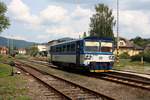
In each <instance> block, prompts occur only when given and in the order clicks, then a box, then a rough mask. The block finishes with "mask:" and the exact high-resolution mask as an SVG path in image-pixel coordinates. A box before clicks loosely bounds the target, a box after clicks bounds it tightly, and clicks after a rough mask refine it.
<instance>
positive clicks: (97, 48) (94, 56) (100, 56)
mask: <svg viewBox="0 0 150 100" xmlns="http://www.w3.org/2000/svg"><path fill="white" fill-rule="evenodd" d="M113 47H114V46H113V40H112V39H106V38H105V39H104V38H101V39H98V38H92V39H91V38H90V39H85V40H84V48H83V49H84V55H83V64H84V65H85V66H87V67H88V70H89V71H90V72H110V71H111V70H112V67H113V64H114V59H115V57H114V55H113Z"/></svg>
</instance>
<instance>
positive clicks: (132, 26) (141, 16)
mask: <svg viewBox="0 0 150 100" xmlns="http://www.w3.org/2000/svg"><path fill="white" fill-rule="evenodd" d="M120 12H121V13H120V27H121V30H122V32H124V33H128V34H130V33H136V34H138V35H140V36H148V35H149V33H150V29H149V27H150V19H149V18H150V13H145V12H142V11H136V10H123V11H120Z"/></svg>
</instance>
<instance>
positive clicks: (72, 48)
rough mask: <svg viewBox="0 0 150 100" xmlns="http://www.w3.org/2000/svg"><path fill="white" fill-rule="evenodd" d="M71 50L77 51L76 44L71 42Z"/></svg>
mask: <svg viewBox="0 0 150 100" xmlns="http://www.w3.org/2000/svg"><path fill="white" fill-rule="evenodd" d="M70 50H71V52H75V44H71V49H70Z"/></svg>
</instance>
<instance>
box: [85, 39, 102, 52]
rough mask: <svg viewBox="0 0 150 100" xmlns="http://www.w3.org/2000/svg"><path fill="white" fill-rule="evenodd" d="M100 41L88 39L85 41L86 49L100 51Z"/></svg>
mask: <svg viewBox="0 0 150 100" xmlns="http://www.w3.org/2000/svg"><path fill="white" fill-rule="evenodd" d="M99 48H100V43H99V42H97V41H86V42H85V51H88V52H99V50H100V49H99Z"/></svg>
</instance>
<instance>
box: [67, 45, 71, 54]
mask: <svg viewBox="0 0 150 100" xmlns="http://www.w3.org/2000/svg"><path fill="white" fill-rule="evenodd" d="M67 52H70V44H68V45H67Z"/></svg>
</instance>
